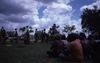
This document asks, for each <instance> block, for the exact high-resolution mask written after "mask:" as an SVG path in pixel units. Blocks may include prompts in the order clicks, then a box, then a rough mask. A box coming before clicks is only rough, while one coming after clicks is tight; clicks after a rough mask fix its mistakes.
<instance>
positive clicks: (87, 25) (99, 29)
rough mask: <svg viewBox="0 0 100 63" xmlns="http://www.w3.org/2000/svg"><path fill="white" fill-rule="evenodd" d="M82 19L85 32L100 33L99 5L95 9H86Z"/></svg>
mask: <svg viewBox="0 0 100 63" xmlns="http://www.w3.org/2000/svg"><path fill="white" fill-rule="evenodd" d="M81 19H82V22H81V24H82V28H83V31H84V32H91V33H92V34H94V33H97V34H100V9H98V8H97V6H94V9H88V8H86V9H84V11H83V14H82V15H81Z"/></svg>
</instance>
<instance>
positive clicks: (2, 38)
mask: <svg viewBox="0 0 100 63" xmlns="http://www.w3.org/2000/svg"><path fill="white" fill-rule="evenodd" d="M12 32H14V33H9V32H7V31H6V30H5V29H4V27H2V28H1V29H0V42H1V44H6V42H7V41H6V40H7V39H8V40H14V41H15V42H16V43H18V42H19V40H24V44H29V43H30V34H29V31H28V30H27V31H26V33H25V34H24V37H23V38H21V37H20V36H19V35H18V30H17V28H15V31H12Z"/></svg>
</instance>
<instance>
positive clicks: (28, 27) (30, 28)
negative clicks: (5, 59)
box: [19, 26, 33, 34]
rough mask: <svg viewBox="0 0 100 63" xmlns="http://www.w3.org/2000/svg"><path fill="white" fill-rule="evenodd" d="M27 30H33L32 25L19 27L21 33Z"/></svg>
mask: <svg viewBox="0 0 100 63" xmlns="http://www.w3.org/2000/svg"><path fill="white" fill-rule="evenodd" d="M27 30H28V31H29V33H31V32H33V30H32V27H31V26H25V27H22V28H20V29H19V31H21V32H22V33H23V34H24V33H25V32H27Z"/></svg>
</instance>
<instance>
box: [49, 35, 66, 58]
mask: <svg viewBox="0 0 100 63" xmlns="http://www.w3.org/2000/svg"><path fill="white" fill-rule="evenodd" d="M54 38H55V40H54V42H53V43H52V46H51V48H50V51H47V54H48V55H49V56H50V57H58V56H59V54H60V53H61V52H63V47H64V43H63V42H62V41H61V38H60V36H59V35H55V36H54Z"/></svg>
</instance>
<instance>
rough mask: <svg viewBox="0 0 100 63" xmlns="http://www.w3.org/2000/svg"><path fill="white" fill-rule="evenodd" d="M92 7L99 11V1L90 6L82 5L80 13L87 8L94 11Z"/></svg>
mask: <svg viewBox="0 0 100 63" xmlns="http://www.w3.org/2000/svg"><path fill="white" fill-rule="evenodd" d="M93 6H97V7H98V9H100V0H97V1H96V2H94V3H92V4H90V5H84V6H82V7H81V8H80V10H81V11H83V10H84V9H86V8H88V9H94V7H93Z"/></svg>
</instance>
